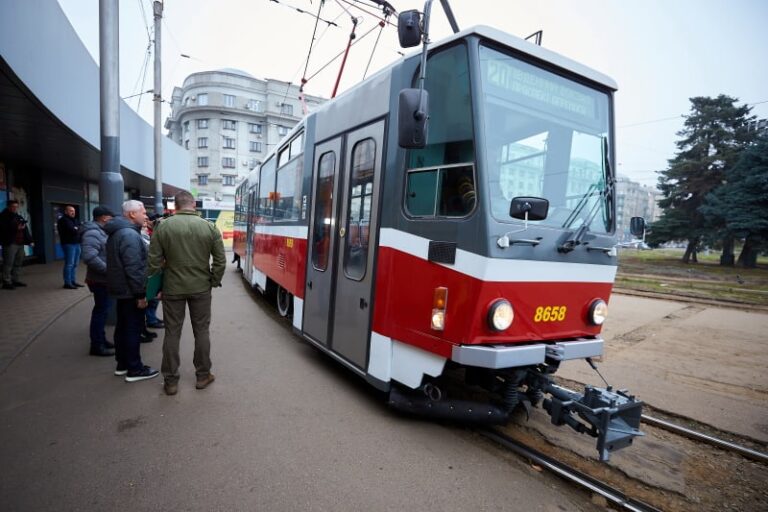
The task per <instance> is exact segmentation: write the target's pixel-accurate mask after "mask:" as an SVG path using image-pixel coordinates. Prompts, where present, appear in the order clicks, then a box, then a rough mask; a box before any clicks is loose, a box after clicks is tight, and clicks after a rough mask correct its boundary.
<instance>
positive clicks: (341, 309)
mask: <svg viewBox="0 0 768 512" xmlns="http://www.w3.org/2000/svg"><path fill="white" fill-rule="evenodd" d="M383 139H384V121H379V122H377V123H375V124H372V125H369V126H366V127H363V128H360V129H358V130H355V131H354V132H350V133H348V134H347V135H346V136H345V137H344V144H341V139H336V140H334V141H331V142H328V143H325V144H323V145H321V146H318V147H317V148H316V151H315V155H316V157H315V158H316V161H315V187H314V189H315V202H314V203H313V204H314V210H313V219H312V233H311V234H310V236H311V237H312V238H311V240H312V249H311V251H310V252H311V254H310V255H311V258H310V264H309V270H308V272H307V275H308V282H307V300H306V302H305V306H304V307H305V316H304V325H305V331H306V332H307V333H308V334H309V335H310V336H312V337H313V338H315V339H316V340H317V341H320V342H322V343H323V344H325V345H326V346H329V348H331V349H332V350H333V351H334V352H337V353H338V354H340V355H342V356H343V357H344V358H345V359H347V360H348V361H350V362H351V363H353V364H354V365H356V366H358V367H359V368H365V365H366V362H367V357H368V339H369V331H370V322H371V300H372V290H373V284H374V275H373V263H374V258H375V247H376V231H377V230H376V227H377V225H378V218H377V211H378V195H379V186H380V181H381V167H382V154H383ZM338 151H343V154H342V155H339V154H337V153H335V152H338ZM331 154H336V157H335V160H334V159H333V157H331V156H330V155H331ZM325 159H327V160H325ZM332 164H333V165H332ZM331 169H333V171H331ZM331 173H333V178H331V177H330V176H331ZM339 178H341V179H339ZM331 180H332V181H333V182H332V183H331ZM324 186H326V187H328V188H327V189H326V190H332V191H334V192H335V191H337V190H338V193H334V194H333V199H332V200H328V199H327V193H324V192H323V190H324V188H323V187H324ZM337 200H338V202H337ZM324 201H325V203H326V204H325V205H324V204H323V202H324ZM328 208H329V209H328ZM327 212H331V215H332V216H331V218H330V219H329V218H328V217H326V216H325V213H327ZM326 243H327V244H328V247H326V246H325V244H326ZM323 266H325V268H326V270H325V271H324V272H321V271H320V268H322V267H323ZM321 273H322V274H323V275H322V277H321V276H320V274H321ZM318 278H319V279H320V280H319V281H318ZM319 282H322V283H323V288H324V289H323V292H322V293H321V292H320V290H319V289H317V284H318V283H319ZM318 301H320V303H318ZM310 302H313V304H309V303H310ZM321 314H322V315H324V316H323V318H324V319H325V322H326V325H322V323H321V318H320V315H321ZM318 335H319V336H318Z"/></svg>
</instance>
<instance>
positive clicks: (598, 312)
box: [587, 299, 608, 325]
mask: <svg viewBox="0 0 768 512" xmlns="http://www.w3.org/2000/svg"><path fill="white" fill-rule="evenodd" d="M607 317H608V304H606V303H605V301H604V300H603V299H595V300H593V301H592V304H590V305H589V312H588V313H587V320H588V321H589V323H591V324H592V325H603V322H605V319H606V318H607Z"/></svg>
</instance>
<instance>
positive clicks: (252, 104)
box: [246, 100, 261, 112]
mask: <svg viewBox="0 0 768 512" xmlns="http://www.w3.org/2000/svg"><path fill="white" fill-rule="evenodd" d="M246 108H247V109H248V110H253V111H254V112H261V102H260V101H259V100H248V105H247V106H246Z"/></svg>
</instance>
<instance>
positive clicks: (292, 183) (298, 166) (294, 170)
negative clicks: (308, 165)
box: [275, 158, 303, 220]
mask: <svg viewBox="0 0 768 512" xmlns="http://www.w3.org/2000/svg"><path fill="white" fill-rule="evenodd" d="M302 166H303V160H302V159H301V158H294V159H293V160H291V161H290V162H288V163H287V164H286V165H284V166H283V167H281V168H280V169H278V171H277V194H276V195H275V196H276V197H275V201H276V203H275V219H276V220H278V219H279V220H298V219H299V215H300V214H301V181H302V177H303V173H302Z"/></svg>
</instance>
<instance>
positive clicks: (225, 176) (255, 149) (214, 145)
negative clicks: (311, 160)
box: [165, 69, 325, 205]
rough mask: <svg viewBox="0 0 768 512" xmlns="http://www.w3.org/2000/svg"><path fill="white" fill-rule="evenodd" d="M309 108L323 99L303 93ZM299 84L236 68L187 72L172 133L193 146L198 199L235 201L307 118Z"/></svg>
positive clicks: (170, 123) (174, 103) (176, 94)
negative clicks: (247, 178)
mask: <svg viewBox="0 0 768 512" xmlns="http://www.w3.org/2000/svg"><path fill="white" fill-rule="evenodd" d="M304 101H305V105H306V107H307V108H308V110H309V111H310V112H311V111H312V110H314V109H315V108H316V107H317V106H318V105H320V104H321V103H323V102H324V101H325V99H323V98H320V97H316V96H305V98H304ZM303 109H304V105H302V102H301V101H300V100H299V87H298V86H296V85H292V84H290V83H288V82H282V81H280V80H271V79H266V80H260V79H258V78H254V77H253V76H251V75H250V74H248V73H246V72H244V71H241V70H237V69H221V70H217V71H205V72H200V73H193V74H192V75H189V76H188V77H187V78H186V79H185V80H184V84H183V85H182V86H181V87H176V88H174V90H173V95H172V100H171V116H170V117H169V118H168V119H167V120H166V122H165V127H166V129H168V136H169V137H170V138H171V139H173V140H174V141H176V142H177V143H178V144H180V145H182V146H184V147H185V148H186V149H188V150H189V188H190V190H191V191H192V193H193V195H195V197H197V198H198V199H199V200H208V201H215V202H216V203H217V204H222V205H227V204H234V198H235V188H236V186H237V184H238V183H239V182H240V181H241V180H242V179H243V178H244V177H245V176H247V175H248V172H249V171H250V170H251V169H253V168H254V167H256V166H257V165H259V164H260V163H261V162H262V160H263V159H264V158H265V157H266V155H267V153H268V152H269V151H270V150H271V149H272V148H273V147H274V146H275V145H276V144H278V143H279V142H280V139H282V137H283V136H284V135H285V134H286V133H288V131H289V130H290V129H291V128H292V127H293V126H294V125H295V124H296V123H298V122H299V120H300V119H301V118H302V117H303V115H304V114H303Z"/></svg>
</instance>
